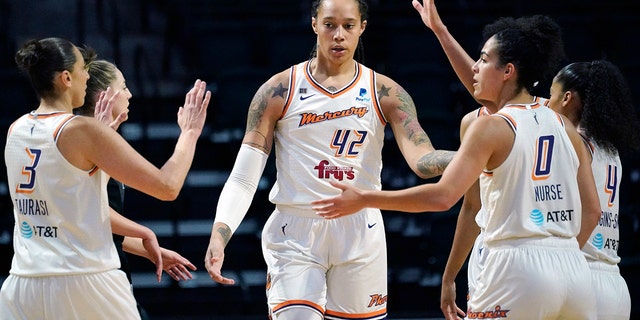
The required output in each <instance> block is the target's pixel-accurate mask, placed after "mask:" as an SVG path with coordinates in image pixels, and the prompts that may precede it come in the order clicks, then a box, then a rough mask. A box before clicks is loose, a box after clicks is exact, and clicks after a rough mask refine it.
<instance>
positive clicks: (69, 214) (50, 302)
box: [0, 38, 210, 319]
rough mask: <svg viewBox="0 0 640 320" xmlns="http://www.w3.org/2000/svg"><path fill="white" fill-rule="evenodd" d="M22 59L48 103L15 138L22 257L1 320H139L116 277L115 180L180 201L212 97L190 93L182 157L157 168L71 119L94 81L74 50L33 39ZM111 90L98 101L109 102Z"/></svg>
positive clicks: (181, 120) (3, 296)
mask: <svg viewBox="0 0 640 320" xmlns="http://www.w3.org/2000/svg"><path fill="white" fill-rule="evenodd" d="M15 58H16V63H17V64H18V66H19V67H20V68H21V69H22V70H23V71H24V72H25V73H26V74H27V75H28V77H29V80H30V81H31V84H32V86H33V88H34V89H35V91H36V93H37V95H38V97H39V98H40V104H39V105H38V107H37V109H36V110H34V111H32V112H30V113H28V114H26V115H24V116H22V117H20V118H19V119H18V120H16V121H15V122H14V123H13V124H12V125H11V127H10V129H9V133H8V135H7V143H6V147H5V163H6V166H7V177H8V184H9V190H10V193H11V198H12V200H13V202H14V218H15V223H16V225H15V228H14V239H13V243H14V252H15V253H14V257H13V261H12V266H11V270H10V275H9V277H8V278H7V279H6V280H5V282H4V283H3V284H2V289H1V290H0V318H2V319H139V318H140V315H139V313H138V311H137V310H136V302H135V299H134V297H133V295H132V293H131V288H130V285H129V282H128V281H127V278H126V276H125V274H124V273H123V272H122V271H120V270H118V267H119V260H118V256H117V253H116V249H115V247H114V244H113V240H112V232H111V226H110V219H109V208H108V204H107V193H106V183H107V177H108V176H111V177H113V178H114V179H117V180H119V181H122V182H123V183H125V184H127V185H129V186H131V187H133V188H136V189H138V190H140V191H142V192H145V193H147V194H149V195H151V196H154V197H156V198H158V199H161V200H173V199H175V198H176V197H177V195H178V192H179V191H180V189H181V187H182V185H183V183H184V179H185V178H186V175H187V172H188V170H189V168H190V166H191V163H192V160H193V155H194V153H195V145H196V142H197V139H198V137H199V136H200V133H201V132H202V127H203V125H204V120H205V118H206V110H207V106H208V103H209V100H210V93H209V92H206V93H205V91H206V90H205V83H204V82H201V81H196V83H195V85H194V87H193V88H192V89H191V90H190V91H189V93H188V94H187V95H186V98H185V105H184V106H183V107H181V108H180V109H179V111H178V125H179V126H180V129H181V133H180V136H179V138H178V141H177V143H176V148H175V151H174V153H173V154H172V156H171V157H170V158H169V160H168V161H167V162H166V163H165V164H164V165H163V166H162V168H160V169H159V168H157V167H155V166H154V165H153V164H151V163H150V162H148V161H147V160H146V159H144V158H143V157H142V156H140V154H138V153H137V152H136V151H135V150H133V148H132V147H131V146H130V145H129V144H128V143H127V142H126V141H125V140H124V139H123V138H122V137H121V136H120V135H119V134H118V133H117V132H115V130H113V129H111V128H109V127H108V126H106V125H104V124H102V123H100V122H99V121H98V120H96V119H94V118H91V117H82V116H75V115H73V114H72V110H73V109H74V108H77V107H79V106H81V105H82V104H83V102H84V98H85V89H86V83H87V80H88V79H89V74H88V72H87V70H86V68H85V67H86V65H85V62H84V59H83V56H82V54H81V52H80V50H79V49H78V48H77V47H76V46H75V45H74V44H73V43H71V42H70V41H67V40H64V39H60V38H46V39H41V40H29V41H27V42H26V43H25V44H24V45H23V46H22V47H21V48H20V50H18V52H17V53H16V56H15ZM113 93H114V92H113V91H112V92H111V93H108V94H105V95H103V96H102V97H101V99H100V100H99V102H98V104H104V103H107V104H108V103H109V102H110V101H111V98H113ZM115 94H116V95H117V94H118V93H115Z"/></svg>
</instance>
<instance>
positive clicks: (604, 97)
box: [413, 0, 640, 319]
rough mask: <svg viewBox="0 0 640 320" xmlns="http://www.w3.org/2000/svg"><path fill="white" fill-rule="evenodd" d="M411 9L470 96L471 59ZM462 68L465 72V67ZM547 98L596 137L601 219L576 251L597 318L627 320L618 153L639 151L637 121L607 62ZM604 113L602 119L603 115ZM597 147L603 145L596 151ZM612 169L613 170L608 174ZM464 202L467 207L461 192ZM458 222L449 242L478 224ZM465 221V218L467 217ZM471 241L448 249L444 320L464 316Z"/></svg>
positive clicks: (568, 72)
mask: <svg viewBox="0 0 640 320" xmlns="http://www.w3.org/2000/svg"><path fill="white" fill-rule="evenodd" d="M413 5H414V7H415V8H416V10H417V11H418V12H419V13H420V15H421V17H422V20H423V22H424V23H425V25H426V26H427V27H429V29H431V30H432V31H433V32H434V34H435V35H436V36H437V38H438V39H439V41H440V43H441V44H442V46H443V49H444V51H445V53H446V54H447V57H448V58H449V61H450V62H451V64H452V66H453V67H454V69H455V70H456V73H457V74H458V76H459V78H460V80H461V81H462V83H463V84H464V85H465V87H466V88H467V89H470V92H471V93H473V91H472V88H473V79H472V77H473V74H472V73H471V74H469V72H465V71H466V70H467V67H468V66H471V65H472V64H473V62H472V59H471V57H469V55H468V54H467V53H466V52H465V51H464V50H463V49H462V48H461V47H460V45H459V44H458V43H457V41H456V40H455V39H454V38H453V36H452V35H451V34H450V33H449V32H448V31H447V28H446V26H445V25H444V24H443V23H442V21H441V19H440V17H439V15H438V12H437V10H436V7H435V5H434V3H433V0H430V1H424V7H423V6H422V5H421V4H420V2H419V1H413ZM470 61H471V62H470ZM468 69H469V70H470V67H469V68H468ZM551 93H552V96H551V101H550V102H549V101H548V105H549V106H551V107H552V108H553V109H554V110H555V111H557V112H559V113H562V114H564V115H565V116H567V117H568V118H569V120H571V122H572V123H573V124H574V125H575V126H576V127H578V128H579V131H580V132H581V133H582V135H583V137H588V136H589V135H590V133H591V135H596V136H597V137H598V138H597V140H599V142H598V143H596V142H593V141H592V140H593V139H589V138H587V140H588V141H587V143H588V145H589V146H590V148H589V150H590V151H591V154H592V169H593V173H594V178H595V181H596V189H597V190H598V194H599V197H600V202H601V207H602V208H603V210H602V211H603V213H602V218H601V220H600V222H599V223H598V225H597V226H596V228H595V230H594V231H593V232H592V233H591V234H589V233H587V232H585V233H583V236H580V237H579V238H581V239H586V238H585V237H586V236H588V237H589V241H587V242H586V244H585V245H584V246H582V250H583V252H585V256H586V257H587V260H588V261H589V266H590V268H591V271H592V278H593V284H594V290H595V293H596V301H597V305H598V313H597V317H598V319H625V318H626V319H628V318H629V316H630V297H629V291H628V288H627V285H626V282H625V281H624V278H622V276H621V275H620V271H619V268H618V267H617V264H618V262H619V261H620V257H619V256H618V255H617V247H618V244H619V238H620V237H619V229H618V218H617V217H618V215H619V213H618V212H619V196H618V194H619V192H620V191H619V190H620V185H619V183H620V181H621V178H622V170H621V168H622V167H621V164H620V157H619V156H618V150H624V151H634V150H638V148H639V145H640V143H639V142H638V140H639V139H640V138H639V137H638V134H637V131H636V130H631V129H630V128H635V127H637V126H638V125H637V124H638V120H637V115H636V113H635V112H634V110H633V104H632V103H631V95H630V91H629V88H628V85H627V84H626V81H625V79H624V77H623V76H622V74H621V72H620V71H619V70H618V68H617V67H616V66H615V65H613V64H612V63H610V62H608V61H593V62H580V63H573V64H571V65H569V66H567V67H565V68H563V69H562V70H561V71H560V72H558V74H556V76H555V78H554V81H553V83H552V86H551ZM603 113H605V114H607V115H608V116H607V117H602V116H601V114H603ZM468 117H469V116H467V117H465V118H468ZM464 122H465V120H463V123H464ZM461 130H462V129H461ZM599 145H600V146H603V145H604V146H606V147H598V146H599ZM612 168H616V169H617V170H610V169H612ZM613 190H615V191H613ZM464 201H465V202H466V201H467V195H466V194H465V199H464ZM463 208H464V205H463ZM476 212H477V210H476ZM463 219H464V218H463V215H462V211H461V215H460V216H459V218H458V226H457V227H456V235H455V239H458V238H460V239H468V238H469V234H473V231H474V230H477V225H476V224H475V223H473V222H471V223H466V224H465V223H461V222H460V221H461V220H463ZM466 221H470V219H468V218H467V219H466ZM466 225H470V227H469V226H466ZM476 233H477V231H476ZM581 233H582V232H581ZM600 239H602V241H600ZM454 241H455V240H454ZM465 242H466V243H465ZM470 242H473V240H471V241H469V240H466V241H465V240H462V241H460V242H459V243H454V245H453V246H452V248H451V254H450V255H449V260H448V262H447V266H446V268H445V272H444V274H443V286H442V297H441V307H442V310H443V312H444V313H445V317H446V319H456V318H457V317H450V315H451V314H452V313H453V312H451V311H454V310H457V311H458V314H460V315H463V314H464V313H463V312H462V311H461V310H460V309H459V308H457V306H456V305H455V282H454V281H455V277H456V275H457V273H458V272H459V270H460V268H461V266H462V264H463V263H464V259H465V258H466V256H467V254H468V253H469V248H471V245H470V244H469V243H470ZM478 243H482V242H481V240H480V239H478V240H476V244H478ZM474 248H476V249H474V250H473V251H472V254H471V255H470V256H469V264H468V266H469V277H468V278H469V290H470V292H471V291H472V290H473V287H474V283H475V276H474V275H475V274H477V269H478V263H477V262H476V261H477V260H478V259H477V257H478V256H479V252H482V249H481V248H482V246H475V247H474Z"/></svg>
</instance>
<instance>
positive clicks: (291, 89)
mask: <svg viewBox="0 0 640 320" xmlns="http://www.w3.org/2000/svg"><path fill="white" fill-rule="evenodd" d="M295 83H296V66H292V67H291V72H290V73H289V94H288V95H287V101H285V102H284V108H282V114H281V115H280V119H282V118H283V117H284V115H285V114H286V113H287V110H289V106H291V101H292V99H291V98H292V97H293V92H294V89H295V88H294V85H295Z"/></svg>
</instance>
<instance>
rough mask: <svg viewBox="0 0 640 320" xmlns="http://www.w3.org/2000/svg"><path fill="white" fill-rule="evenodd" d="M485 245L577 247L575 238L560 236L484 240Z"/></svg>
mask: <svg viewBox="0 0 640 320" xmlns="http://www.w3.org/2000/svg"><path fill="white" fill-rule="evenodd" d="M485 247H488V248H491V249H510V248H521V247H552V248H575V249H579V247H578V241H577V240H576V238H560V237H535V238H514V239H505V240H497V241H491V242H486V243H485Z"/></svg>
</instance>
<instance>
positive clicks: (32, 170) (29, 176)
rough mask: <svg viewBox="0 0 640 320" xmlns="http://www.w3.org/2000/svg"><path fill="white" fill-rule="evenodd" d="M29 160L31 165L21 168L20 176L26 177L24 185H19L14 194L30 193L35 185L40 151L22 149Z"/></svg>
mask: <svg viewBox="0 0 640 320" xmlns="http://www.w3.org/2000/svg"><path fill="white" fill-rule="evenodd" d="M24 150H25V151H26V152H27V154H28V155H29V158H31V164H30V165H28V166H24V167H22V175H24V176H25V177H26V179H25V180H26V181H27V182H25V183H19V184H18V185H17V186H16V193H32V192H33V187H34V186H35V184H36V167H37V166H38V162H40V155H41V154H42V150H40V149H29V148H25V149H24Z"/></svg>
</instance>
